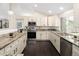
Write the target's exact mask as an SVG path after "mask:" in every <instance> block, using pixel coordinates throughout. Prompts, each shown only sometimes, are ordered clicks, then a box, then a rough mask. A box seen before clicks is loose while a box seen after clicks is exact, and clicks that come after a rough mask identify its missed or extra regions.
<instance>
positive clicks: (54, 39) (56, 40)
mask: <svg viewBox="0 0 79 59" xmlns="http://www.w3.org/2000/svg"><path fill="white" fill-rule="evenodd" d="M50 37H51V38H50V41H51V42H52V44H53V45H54V46H55V48H56V49H57V51H58V52H59V53H60V37H59V36H57V35H56V34H54V33H53V32H51V33H50Z"/></svg>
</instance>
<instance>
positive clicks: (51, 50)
mask: <svg viewBox="0 0 79 59" xmlns="http://www.w3.org/2000/svg"><path fill="white" fill-rule="evenodd" d="M23 54H24V56H59V53H58V52H57V50H56V49H55V47H54V46H53V45H52V43H51V42H50V41H49V40H47V41H42V40H39V41H38V40H28V41H27V46H26V47H25V49H24V51H23Z"/></svg>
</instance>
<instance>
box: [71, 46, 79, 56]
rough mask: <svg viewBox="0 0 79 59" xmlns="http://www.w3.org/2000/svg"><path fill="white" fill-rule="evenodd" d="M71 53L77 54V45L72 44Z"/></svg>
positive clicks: (78, 51) (78, 52)
mask: <svg viewBox="0 0 79 59" xmlns="http://www.w3.org/2000/svg"><path fill="white" fill-rule="evenodd" d="M72 55H73V56H79V47H78V46H75V45H73V46H72Z"/></svg>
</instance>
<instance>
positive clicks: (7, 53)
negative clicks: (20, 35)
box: [5, 45, 11, 56]
mask: <svg viewBox="0 0 79 59" xmlns="http://www.w3.org/2000/svg"><path fill="white" fill-rule="evenodd" d="M5 55H6V56H10V55H11V47H10V45H8V46H6V47H5Z"/></svg>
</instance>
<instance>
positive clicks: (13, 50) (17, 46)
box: [0, 35, 26, 56]
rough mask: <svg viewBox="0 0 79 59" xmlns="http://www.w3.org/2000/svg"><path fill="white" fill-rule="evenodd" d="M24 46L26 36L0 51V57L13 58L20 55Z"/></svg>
mask: <svg viewBox="0 0 79 59" xmlns="http://www.w3.org/2000/svg"><path fill="white" fill-rule="evenodd" d="M25 46H26V35H23V36H21V37H19V38H18V39H17V40H15V41H14V42H12V43H11V44H9V45H8V46H6V47H4V48H3V49H1V50H0V56H13V55H18V54H21V52H22V51H23V49H24V48H25Z"/></svg>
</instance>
